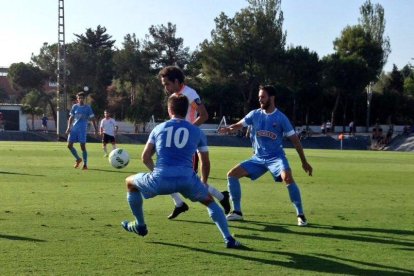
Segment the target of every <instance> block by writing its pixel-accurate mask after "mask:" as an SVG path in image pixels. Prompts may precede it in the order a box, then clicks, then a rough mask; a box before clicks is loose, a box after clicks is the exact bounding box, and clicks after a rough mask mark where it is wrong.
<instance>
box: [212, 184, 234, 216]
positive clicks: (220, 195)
mask: <svg viewBox="0 0 414 276" xmlns="http://www.w3.org/2000/svg"><path fill="white" fill-rule="evenodd" d="M206 185H207V188H208V192H209V193H210V194H211V195H212V196H213V197H215V198H217V199H218V200H219V202H220V205H221V206H222V207H223V210H224V213H225V214H226V215H227V214H228V213H230V209H231V206H230V195H229V192H228V191H223V192H220V191H219V190H217V189H216V188H215V187H213V186H211V185H210V184H206Z"/></svg>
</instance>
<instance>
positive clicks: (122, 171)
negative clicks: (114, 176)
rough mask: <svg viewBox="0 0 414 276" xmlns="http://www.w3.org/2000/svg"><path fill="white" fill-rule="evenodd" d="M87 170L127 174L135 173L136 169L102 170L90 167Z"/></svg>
mask: <svg viewBox="0 0 414 276" xmlns="http://www.w3.org/2000/svg"><path fill="white" fill-rule="evenodd" d="M88 171H97V172H110V173H113V172H120V173H123V174H128V175H132V174H136V173H137V172H136V171H124V170H103V169H91V168H88Z"/></svg>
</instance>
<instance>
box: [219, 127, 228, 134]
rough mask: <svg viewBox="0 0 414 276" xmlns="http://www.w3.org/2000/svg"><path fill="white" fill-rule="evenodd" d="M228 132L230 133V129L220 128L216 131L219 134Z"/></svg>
mask: <svg viewBox="0 0 414 276" xmlns="http://www.w3.org/2000/svg"><path fill="white" fill-rule="evenodd" d="M229 132H230V128H228V127H221V128H219V129H218V133H219V134H229Z"/></svg>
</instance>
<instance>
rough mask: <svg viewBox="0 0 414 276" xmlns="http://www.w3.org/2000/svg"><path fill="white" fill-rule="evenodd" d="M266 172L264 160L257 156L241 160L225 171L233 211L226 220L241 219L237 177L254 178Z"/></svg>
mask: <svg viewBox="0 0 414 276" xmlns="http://www.w3.org/2000/svg"><path fill="white" fill-rule="evenodd" d="M266 172H267V167H266V166H265V164H264V161H263V160H261V159H259V158H250V159H249V160H246V161H243V162H242V163H240V164H239V165H237V166H236V167H234V168H232V169H231V170H230V171H229V172H228V173H227V181H228V187H229V191H230V197H231V200H232V202H233V211H232V212H231V213H230V214H229V215H227V220H243V214H242V209H241V187H240V181H239V179H240V178H242V177H249V178H251V179H252V180H255V179H257V178H259V177H260V176H262V175H263V174H264V173H266Z"/></svg>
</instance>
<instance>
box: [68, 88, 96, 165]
mask: <svg viewBox="0 0 414 276" xmlns="http://www.w3.org/2000/svg"><path fill="white" fill-rule="evenodd" d="M76 99H77V101H78V103H77V104H74V105H73V106H72V109H71V110H70V113H69V115H70V116H69V119H68V128H67V129H66V134H69V136H68V149H69V150H70V152H71V153H72V155H73V156H74V157H75V160H76V162H75V165H74V168H75V169H76V168H78V167H79V165H80V163H81V162H82V161H83V167H82V169H83V170H87V169H88V152H87V151H86V132H87V128H88V121H89V120H91V121H92V123H93V126H94V129H95V135H96V133H97V131H98V128H97V124H96V119H95V115H94V114H93V111H92V108H91V107H90V106H89V105H87V104H85V93H83V92H79V93H78V94H76ZM76 142H79V143H80V146H81V150H82V157H83V159H82V158H81V157H80V156H79V155H78V152H77V151H76V149H75V148H74V147H73V144H74V143H76Z"/></svg>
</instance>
